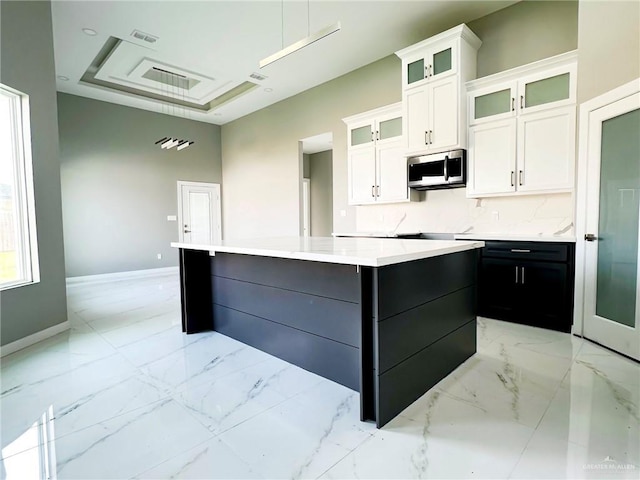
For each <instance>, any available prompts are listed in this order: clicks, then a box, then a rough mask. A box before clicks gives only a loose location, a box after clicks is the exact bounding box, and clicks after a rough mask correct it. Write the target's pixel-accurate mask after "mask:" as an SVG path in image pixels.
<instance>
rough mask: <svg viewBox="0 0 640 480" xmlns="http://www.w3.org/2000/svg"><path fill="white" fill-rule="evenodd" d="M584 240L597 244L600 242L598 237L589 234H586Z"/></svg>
mask: <svg viewBox="0 0 640 480" xmlns="http://www.w3.org/2000/svg"><path fill="white" fill-rule="evenodd" d="M584 239H585V240H586V241H587V242H595V241H596V240H598V237H596V236H595V235H594V234H593V233H587V234H585V236H584Z"/></svg>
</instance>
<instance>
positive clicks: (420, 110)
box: [396, 25, 481, 156]
mask: <svg viewBox="0 0 640 480" xmlns="http://www.w3.org/2000/svg"><path fill="white" fill-rule="evenodd" d="M480 45H481V42H480V39H479V38H478V37H477V36H476V35H475V34H474V33H473V32H472V31H471V30H470V29H469V28H468V27H467V26H466V25H459V26H457V27H454V28H452V29H450V30H447V31H446V32H443V33H441V34H438V35H436V36H434V37H431V38H429V39H427V40H424V41H422V42H420V43H417V44H415V45H412V46H411V47H407V48H405V49H403V50H400V51H399V52H396V55H398V57H400V59H401V60H402V117H403V130H404V132H405V136H404V147H405V155H406V156H414V155H422V154H425V153H435V152H441V151H445V150H451V149H455V148H466V145H467V135H466V132H467V120H466V118H467V117H466V101H465V100H464V98H463V95H464V92H465V89H464V85H465V82H467V81H469V80H471V79H473V78H475V75H476V56H477V50H478V48H479V47H480Z"/></svg>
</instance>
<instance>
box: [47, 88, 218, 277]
mask: <svg viewBox="0 0 640 480" xmlns="http://www.w3.org/2000/svg"><path fill="white" fill-rule="evenodd" d="M58 121H59V125H60V161H61V177H62V209H63V215H64V237H65V259H66V270H67V276H68V277H75V276H83V275H96V274H102V273H111V272H125V271H132V270H144V269H149V268H159V267H168V266H175V265H178V253H177V250H176V249H175V248H172V247H171V246H170V243H171V242H176V241H178V223H177V222H175V221H167V216H168V215H177V214H178V211H177V189H176V182H177V181H178V180H187V181H197V182H210V183H220V181H221V180H222V172H221V170H222V166H221V161H220V127H219V126H217V125H213V124H209V123H202V122H195V121H193V120H187V119H184V118H179V117H173V116H169V115H162V114H159V113H155V112H149V111H146V110H139V109H136V108H131V107H125V106H122V105H116V104H113V103H107V102H101V101H98V100H92V99H88V98H84V97H78V96H75V95H68V94H65V93H59V94H58ZM164 136H178V137H179V138H189V139H191V140H194V141H195V144H194V145H192V146H190V147H189V148H186V149H184V150H181V151H177V150H176V149H175V148H173V149H171V150H161V149H160V148H159V146H158V145H154V143H155V142H156V141H157V140H158V139H160V138H162V137H164ZM158 253H160V254H161V255H162V259H161V260H158V258H157V254H158Z"/></svg>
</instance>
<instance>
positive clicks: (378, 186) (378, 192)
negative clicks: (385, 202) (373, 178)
mask: <svg viewBox="0 0 640 480" xmlns="http://www.w3.org/2000/svg"><path fill="white" fill-rule="evenodd" d="M379 196H380V185H376V197H379Z"/></svg>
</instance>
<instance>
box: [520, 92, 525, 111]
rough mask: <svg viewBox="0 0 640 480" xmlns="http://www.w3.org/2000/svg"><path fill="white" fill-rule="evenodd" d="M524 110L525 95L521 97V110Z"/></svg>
mask: <svg viewBox="0 0 640 480" xmlns="http://www.w3.org/2000/svg"><path fill="white" fill-rule="evenodd" d="M523 108H524V95H520V109H523Z"/></svg>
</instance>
